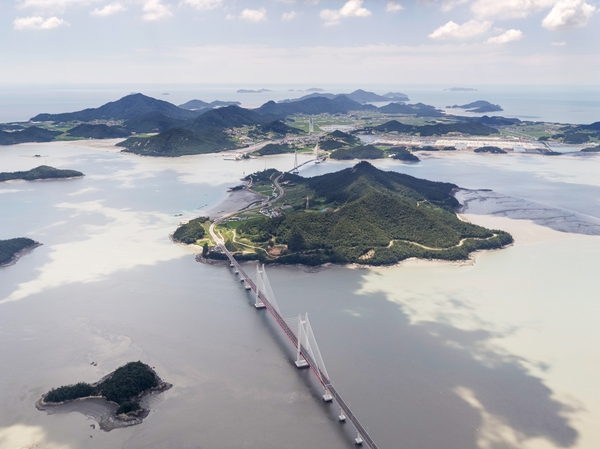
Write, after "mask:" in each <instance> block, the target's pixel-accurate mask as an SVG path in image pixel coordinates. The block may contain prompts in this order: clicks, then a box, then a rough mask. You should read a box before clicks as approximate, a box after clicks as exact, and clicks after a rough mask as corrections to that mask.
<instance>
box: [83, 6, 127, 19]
mask: <svg viewBox="0 0 600 449" xmlns="http://www.w3.org/2000/svg"><path fill="white" fill-rule="evenodd" d="M126 9H127V8H125V6H123V5H122V4H121V3H110V4H108V5H106V6H104V7H103V8H96V9H94V10H93V11H92V12H90V14H91V15H92V16H98V17H106V16H112V15H113V14H117V13H119V12H122V11H125V10H126Z"/></svg>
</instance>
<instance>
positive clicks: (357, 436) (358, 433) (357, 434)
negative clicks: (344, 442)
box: [354, 432, 363, 446]
mask: <svg viewBox="0 0 600 449" xmlns="http://www.w3.org/2000/svg"><path fill="white" fill-rule="evenodd" d="M354 444H356V445H357V446H362V444H363V439H362V437H361V436H360V432H356V438H354Z"/></svg>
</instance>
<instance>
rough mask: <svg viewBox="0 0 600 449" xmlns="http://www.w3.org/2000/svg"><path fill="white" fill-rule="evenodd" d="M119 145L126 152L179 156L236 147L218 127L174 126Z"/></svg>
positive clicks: (130, 139)
mask: <svg viewBox="0 0 600 449" xmlns="http://www.w3.org/2000/svg"><path fill="white" fill-rule="evenodd" d="M117 146H120V147H124V148H125V149H124V150H123V151H124V152H128V153H135V154H139V155H142V156H162V157H178V156H186V155H190V154H204V153H217V152H219V151H225V150H230V149H233V148H236V147H237V146H236V144H235V142H233V141H232V140H231V139H230V138H229V136H227V134H225V133H224V132H223V131H220V130H216V129H206V130H204V131H199V132H192V131H189V130H187V129H182V128H174V129H170V130H168V131H165V132H163V133H160V134H158V135H156V136H151V137H130V138H129V139H127V140H125V141H123V142H120V143H118V144H117Z"/></svg>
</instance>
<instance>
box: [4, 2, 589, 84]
mask: <svg viewBox="0 0 600 449" xmlns="http://www.w3.org/2000/svg"><path fill="white" fill-rule="evenodd" d="M0 83H3V84H10V83H25V84H27V83H38V84H40V83H42V84H44V83H46V84H52V83H79V84H95V83H102V84H117V83H147V84H150V83H170V84H173V83H182V84H233V83H244V84H246V85H248V84H257V85H258V84H262V85H265V86H268V85H271V84H285V83H296V84H299V85H304V86H308V85H313V84H329V85H331V84H336V83H338V84H355V85H358V84H366V85H377V84H382V85H383V84H388V85H389V84H396V85H397V84H456V85H467V84H478V85H481V84H533V85H540V84H560V85H581V84H592V85H598V84H600V1H598V0H420V1H419V0H414V1H402V0H396V1H387V0H377V1H375V0H339V1H338V0H16V1H13V0H1V1H0Z"/></svg>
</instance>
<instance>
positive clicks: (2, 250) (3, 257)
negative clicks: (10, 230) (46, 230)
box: [0, 237, 41, 267]
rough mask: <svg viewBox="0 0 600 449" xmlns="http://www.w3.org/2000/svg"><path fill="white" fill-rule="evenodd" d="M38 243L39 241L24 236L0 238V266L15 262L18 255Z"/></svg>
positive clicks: (35, 246)
mask: <svg viewBox="0 0 600 449" xmlns="http://www.w3.org/2000/svg"><path fill="white" fill-rule="evenodd" d="M40 245H41V243H38V242H36V241H35V240H32V239H30V238H26V237H17V238H14V239H8V240H0V267H5V266H8V265H12V264H14V263H16V262H17V260H19V257H21V256H22V255H24V254H26V253H27V252H29V251H31V250H32V249H34V248H37V247H38V246H40Z"/></svg>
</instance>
